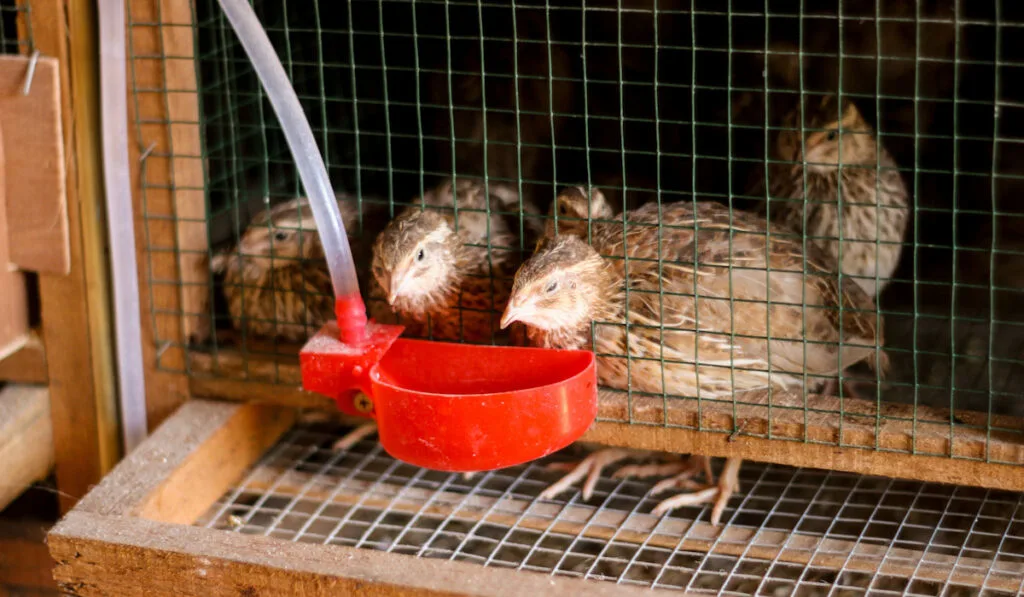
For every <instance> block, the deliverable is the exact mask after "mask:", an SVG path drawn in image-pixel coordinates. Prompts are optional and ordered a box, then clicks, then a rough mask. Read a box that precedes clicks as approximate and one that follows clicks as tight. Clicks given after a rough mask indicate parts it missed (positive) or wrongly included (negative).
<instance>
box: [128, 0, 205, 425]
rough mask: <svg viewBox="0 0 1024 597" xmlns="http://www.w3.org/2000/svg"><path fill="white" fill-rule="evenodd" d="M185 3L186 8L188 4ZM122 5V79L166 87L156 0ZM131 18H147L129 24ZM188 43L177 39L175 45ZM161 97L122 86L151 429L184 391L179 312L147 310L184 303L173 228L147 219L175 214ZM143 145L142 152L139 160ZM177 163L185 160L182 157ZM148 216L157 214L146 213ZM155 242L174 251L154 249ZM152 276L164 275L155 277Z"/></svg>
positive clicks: (178, 309)
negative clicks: (124, 53) (125, 95)
mask: <svg viewBox="0 0 1024 597" xmlns="http://www.w3.org/2000/svg"><path fill="white" fill-rule="evenodd" d="M184 4H185V9H186V10H187V9H188V6H190V5H189V4H188V3H184ZM126 8H127V11H128V19H127V20H128V23H126V35H127V36H128V47H127V48H126V50H127V52H128V64H127V65H126V68H127V71H128V73H127V74H128V81H129V82H132V81H134V82H135V83H134V85H137V86H139V87H140V88H146V89H161V88H165V72H164V61H163V60H161V59H154V58H152V56H159V55H161V54H163V53H165V52H168V50H167V49H166V48H164V47H163V42H164V39H163V34H162V33H161V30H162V29H163V27H162V26H160V24H161V23H160V22H161V19H162V18H163V15H162V12H161V10H160V8H161V5H160V0H136V1H133V2H129V3H128V4H127V6H126ZM132 22H135V23H145V25H137V26H134V27H133V26H132V25H131V23H132ZM167 41H169V42H172V43H177V44H178V45H181V44H182V43H184V42H183V40H181V39H179V38H177V37H174V36H172V38H169V39H168V40H167ZM186 50H187V48H181V47H179V48H177V49H176V50H175V51H179V52H180V51H186ZM140 56H146V57H143V58H140ZM188 56H191V53H190V54H188ZM130 87H131V85H130ZM194 87H195V83H192V84H190V85H189V87H187V88H186V89H194ZM165 99H166V98H165V95H164V94H163V93H136V90H135V89H132V88H129V89H128V131H129V135H130V136H131V141H132V142H131V143H129V144H128V157H129V168H130V170H131V179H132V189H133V193H132V208H133V212H134V217H135V255H136V260H137V263H138V268H139V317H140V318H141V322H142V351H143V363H144V367H145V375H146V410H147V412H146V418H147V422H148V424H149V428H150V430H153V429H156V427H157V426H158V425H159V424H160V423H161V422H162V421H163V420H164V419H166V418H167V417H169V416H170V415H171V414H172V413H173V412H174V411H175V410H176V409H177V408H178V406H180V405H181V404H182V402H184V401H185V400H186V399H187V398H188V391H189V390H188V378H187V376H186V375H185V360H184V353H183V352H182V350H181V349H180V347H181V346H182V345H184V339H185V337H186V336H185V334H184V333H183V330H182V326H181V319H180V318H179V317H177V316H168V317H163V316H160V317H156V316H154V314H153V313H152V311H151V306H157V307H158V308H160V309H161V310H164V311H166V312H170V313H181V312H182V311H183V309H184V306H183V305H182V294H181V291H180V290H179V288H180V278H181V275H180V273H179V271H180V265H181V264H180V262H179V261H178V260H177V259H176V258H175V257H174V252H173V249H174V247H175V246H176V244H177V241H178V239H177V235H176V231H175V228H174V226H168V225H160V226H150V224H151V223H160V224H166V223H168V222H171V221H173V218H175V217H176V211H175V201H174V193H175V190H173V189H175V188H176V186H175V180H174V177H173V173H172V168H171V167H170V165H169V161H170V160H169V158H168V156H169V155H170V152H171V150H172V149H174V147H172V139H171V130H170V125H169V124H168V123H169V122H170V115H169V114H168V112H167V103H166V102H165ZM176 101H177V100H176ZM176 107H178V104H177V103H176ZM144 123H145V124H144ZM185 128H187V127H185ZM147 150H148V151H147ZM144 151H147V153H148V157H147V158H146V159H145V160H142V159H141V158H142V154H143V152H144ZM181 167H182V168H185V165H184V164H183V165H181ZM201 204H202V203H201ZM187 209H188V208H187V207H186V210H187ZM149 217H154V218H160V219H159V220H157V219H153V220H150V219H149ZM186 240H187V239H186ZM154 247H156V248H161V249H170V250H172V251H171V252H156V251H152V250H151V249H153V248H154ZM153 280H159V281H161V282H162V283H159V284H153V283H152V281H153ZM168 319H170V320H171V321H170V324H169V325H167V324H165V321H166V320H168Z"/></svg>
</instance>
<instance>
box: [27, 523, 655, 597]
mask: <svg viewBox="0 0 1024 597" xmlns="http://www.w3.org/2000/svg"><path fill="white" fill-rule="evenodd" d="M47 541H48V544H49V546H50V554H51V555H52V556H53V558H54V559H55V560H56V561H57V566H56V568H55V569H54V576H55V578H56V579H57V582H58V584H59V585H60V587H61V589H62V590H63V591H65V592H66V594H69V595H76V596H80V597H87V596H92V595H96V596H99V595H125V596H132V595H139V596H143V595H144V596H146V597H160V596H164V595H166V596H173V597H189V596H197V597H199V596H202V597H207V596H209V597H219V596H225V597H227V596H231V597H238V596H239V595H246V596H250V595H251V596H254V595H286V594H287V595H301V596H303V597H312V596H316V595H323V596H329V595H330V596H333V595H353V596H362V597H399V596H402V597H407V596H420V595H422V596H427V595H430V596H441V595H445V596H447V595H505V596H508V597H534V596H535V595H581V596H582V595H586V596H588V597H605V596H609V597H610V596H616V597H633V596H637V597H639V596H641V595H650V591H649V590H648V589H642V588H639V587H630V586H623V585H615V584H612V583H602V582H597V581H585V580H579V579H572V578H558V577H551V576H548V575H543V574H537V573H534V572H519V571H515V570H507V569H502V568H485V567H483V566H479V565H474V564H470V563H465V562H449V561H445V560H436V559H427V558H417V557H413V556H405V555H398V554H390V553H384V552H379V551H371V550H365V549H356V548H351V547H343V546H337V545H311V544H306V543H291V542H288V541H283V540H280V539H273V538H268V537H254V536H251V535H242V534H238V533H229V532H224V531H216V530H211V529H204V528H198V527H191V526H182V525H174V524H167V523H161V522H156V521H150V520H143V519H132V518H122V517H112V516H102V515H98V514H95V513H91V512H79V511H75V512H72V513H70V514H68V516H67V517H65V518H64V519H63V520H62V521H61V522H60V523H58V524H57V526H56V527H55V528H54V529H53V531H51V532H50V535H49V537H48V539H47Z"/></svg>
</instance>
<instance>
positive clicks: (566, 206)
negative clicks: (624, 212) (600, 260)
mask: <svg viewBox="0 0 1024 597" xmlns="http://www.w3.org/2000/svg"><path fill="white" fill-rule="evenodd" d="M587 197H588V193H587V188H586V187H583V186H578V187H569V188H567V189H565V190H563V191H562V192H561V193H559V194H558V197H556V198H555V201H554V203H552V204H551V209H550V210H549V212H548V218H547V221H546V222H545V225H544V238H552V237H554V236H555V234H556V230H555V226H556V225H557V227H558V230H557V233H558V234H571V235H573V236H580V237H582V238H586V237H587V230H588V228H589V226H588V223H589V222H592V221H595V220H610V219H612V218H613V217H615V212H614V211H613V210H612V207H611V205H609V203H608V200H607V199H606V198H605V196H604V193H602V192H601V189H598V188H597V187H591V189H590V193H589V197H590V199H589V200H588V199H587ZM556 215H557V217H556Z"/></svg>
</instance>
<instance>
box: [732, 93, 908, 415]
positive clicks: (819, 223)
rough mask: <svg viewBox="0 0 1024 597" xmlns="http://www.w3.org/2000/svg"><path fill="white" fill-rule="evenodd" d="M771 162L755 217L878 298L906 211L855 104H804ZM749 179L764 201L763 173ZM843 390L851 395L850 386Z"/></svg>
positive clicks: (787, 122) (884, 155) (895, 258)
mask: <svg viewBox="0 0 1024 597" xmlns="http://www.w3.org/2000/svg"><path fill="white" fill-rule="evenodd" d="M801 111H803V113H804V117H803V121H802V122H801V118H800V115H801ZM801 126H802V127H803V134H801ZM770 155H771V158H772V162H771V163H770V165H769V167H768V169H767V172H768V176H767V178H768V197H767V201H765V202H764V203H762V210H763V211H762V213H765V212H767V213H768V215H769V217H770V218H771V219H772V220H773V221H775V222H777V223H779V224H781V225H783V226H785V227H786V228H788V229H790V230H793V231H796V232H798V233H800V234H804V235H805V236H806V237H807V239H808V240H809V241H811V242H813V243H814V244H816V245H817V246H818V247H820V248H821V249H822V250H823V251H824V252H826V253H827V254H828V255H829V256H830V257H831V258H832V259H833V260H834V262H835V263H837V264H839V268H840V271H841V272H842V273H843V275H844V276H850V278H851V279H853V280H855V281H856V283H857V284H859V285H860V286H861V287H862V288H863V289H864V290H865V292H867V293H868V294H869V295H870V296H871V297H872V298H877V297H878V295H879V294H880V293H881V292H882V290H884V289H885V287H886V285H887V284H888V283H889V281H890V279H891V278H892V276H893V273H894V272H895V271H896V267H897V266H898V265H899V259H900V254H901V251H902V245H901V243H902V241H903V236H904V234H905V233H906V230H907V225H908V222H909V219H910V217H909V216H910V207H909V199H908V194H907V189H906V186H905V185H904V183H903V178H902V177H901V176H900V173H899V171H898V170H897V166H896V162H895V161H894V160H893V158H892V156H891V155H890V154H889V152H888V151H886V149H885V147H883V146H882V144H881V143H880V142H878V141H877V140H876V139H875V135H874V132H873V131H872V129H871V126H870V125H869V124H868V123H867V122H866V121H865V120H864V117H863V115H862V114H861V113H860V111H859V110H858V109H857V107H856V105H855V104H854V103H853V102H852V101H850V100H848V99H846V98H843V100H842V101H841V102H840V101H839V99H838V98H837V97H836V96H834V95H816V96H807V97H805V98H804V108H803V110H802V109H801V106H800V105H799V104H798V105H797V106H795V107H794V108H793V109H792V110H790V111H789V112H788V113H787V114H786V115H785V117H784V118H783V121H782V127H781V129H780V130H779V131H778V133H777V135H776V139H775V142H774V144H773V145H772V148H771V153H770ZM755 176H756V177H757V178H756V179H755V180H754V181H753V183H752V185H751V186H752V192H751V195H754V196H758V197H764V196H765V193H764V178H765V176H764V170H761V171H760V172H757V173H756V174H755ZM839 386H840V384H839V380H838V378H837V379H833V380H830V381H829V382H828V383H827V386H826V388H825V389H824V390H823V391H824V393H827V394H835V393H837V391H838V389H839ZM842 387H843V389H844V390H845V393H846V394H847V395H849V396H852V397H857V396H858V394H857V391H856V389H855V388H854V387H853V386H851V385H850V384H848V383H843V384H842Z"/></svg>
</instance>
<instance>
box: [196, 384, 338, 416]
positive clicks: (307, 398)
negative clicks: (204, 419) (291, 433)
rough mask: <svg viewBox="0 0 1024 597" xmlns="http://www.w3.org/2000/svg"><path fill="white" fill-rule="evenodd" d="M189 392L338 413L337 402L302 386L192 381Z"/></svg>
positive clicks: (197, 395)
mask: <svg viewBox="0 0 1024 597" xmlns="http://www.w3.org/2000/svg"><path fill="white" fill-rule="evenodd" d="M188 386H189V392H190V393H191V394H192V396H193V397H196V398H214V399H220V400H233V401H238V402H255V403H262V404H277V405H280V406H290V407H293V408H316V409H321V410H325V411H337V406H336V405H335V403H334V400H331V399H330V398H328V397H327V396H323V395H321V394H314V393H313V392H307V391H305V390H303V389H302V388H301V387H299V386H287V385H277V384H268V383H263V382H255V381H242V380H236V379H218V378H215V377H193V378H191V379H189V383H188Z"/></svg>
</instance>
